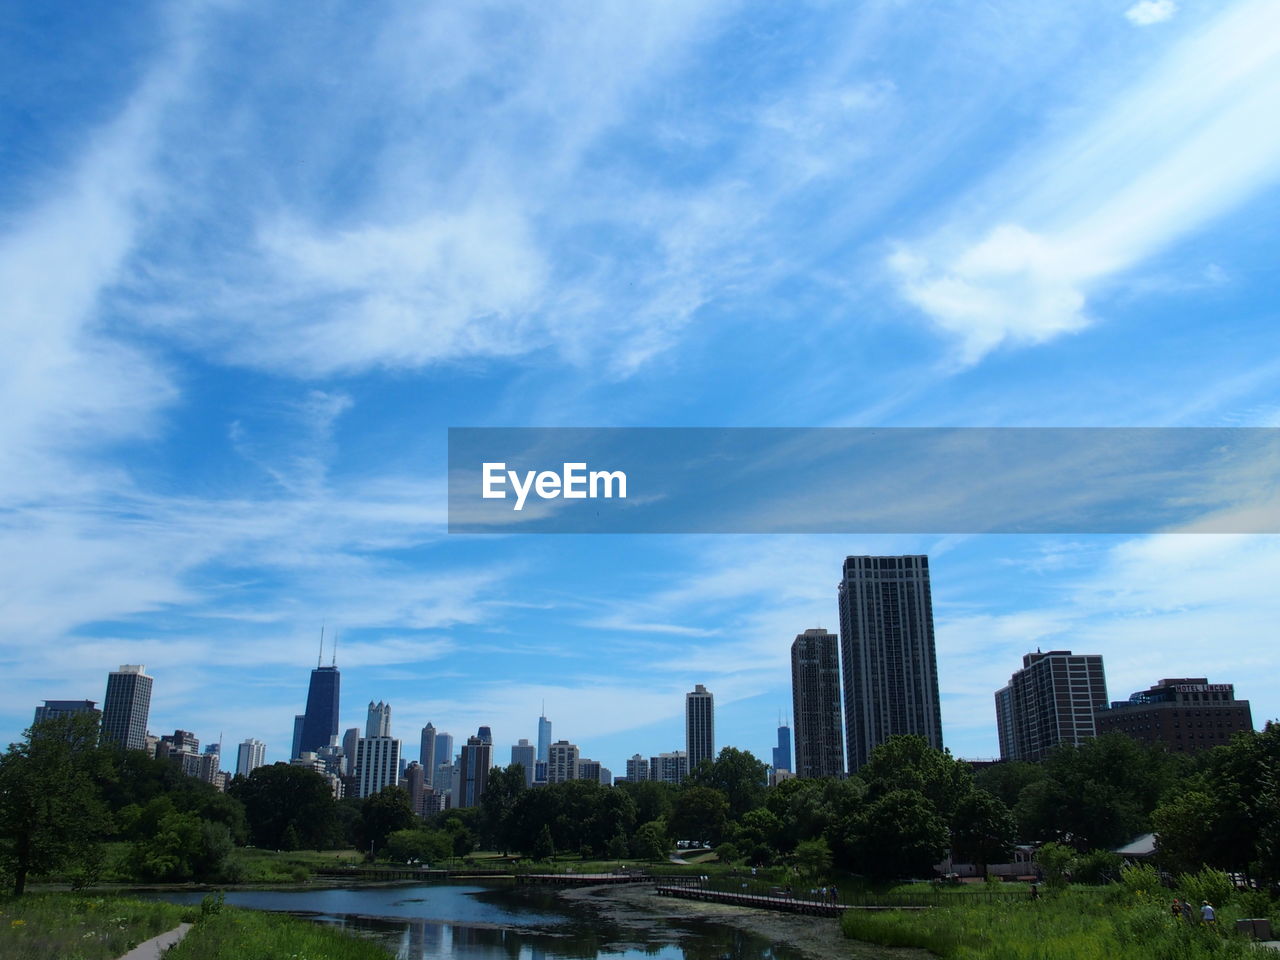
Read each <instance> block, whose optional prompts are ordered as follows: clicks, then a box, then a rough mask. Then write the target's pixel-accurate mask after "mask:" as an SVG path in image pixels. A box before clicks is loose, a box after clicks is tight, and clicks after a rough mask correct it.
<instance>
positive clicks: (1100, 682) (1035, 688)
mask: <svg viewBox="0 0 1280 960" xmlns="http://www.w3.org/2000/svg"><path fill="white" fill-rule="evenodd" d="M995 704H996V733H997V734H998V736H999V738H1000V759H1001V760H1027V761H1031V762H1034V761H1037V760H1043V759H1044V756H1045V754H1047V753H1048V752H1049V751H1050V750H1052V749H1053V748H1054V747H1056V746H1057V745H1058V744H1060V743H1071V744H1076V745H1079V744H1081V743H1083V742H1084V741H1085V740H1090V739H1092V738H1093V737H1096V736H1097V735H1098V727H1097V720H1096V716H1097V713H1098V712H1099V711H1101V710H1104V709H1105V708H1106V706H1107V678H1106V675H1105V674H1104V672H1103V668H1102V657H1101V656H1099V655H1097V654H1076V653H1072V652H1071V651H1070V650H1050V651H1048V652H1047V653H1041V652H1040V651H1039V650H1037V651H1036V652H1035V653H1028V654H1027V655H1026V656H1024V657H1023V658H1022V669H1021V670H1018V671H1017V672H1016V673H1014V674H1013V676H1011V677H1010V678H1009V683H1008V684H1007V685H1006V686H1004V687H1002V688H1001V689H999V690H997V691H996V695H995Z"/></svg>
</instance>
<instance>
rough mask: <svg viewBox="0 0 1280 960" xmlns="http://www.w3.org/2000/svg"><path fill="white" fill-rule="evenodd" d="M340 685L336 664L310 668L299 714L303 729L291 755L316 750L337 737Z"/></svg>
mask: <svg viewBox="0 0 1280 960" xmlns="http://www.w3.org/2000/svg"><path fill="white" fill-rule="evenodd" d="M341 689H342V677H341V675H340V674H339V673H338V668H337V667H336V666H331V667H316V669H314V670H312V671H311V684H310V686H309V687H308V688H307V708H306V711H305V712H304V713H303V715H302V731H301V733H300V734H299V737H298V747H297V752H296V753H295V754H294V756H300V755H301V754H303V753H315V752H316V751H318V750H319V749H320V748H321V747H327V746H330V745H332V744H334V743H335V742H336V741H337V739H338V702H339V699H340V697H339V694H340V692H341Z"/></svg>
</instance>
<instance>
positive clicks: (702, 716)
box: [684, 684, 716, 770]
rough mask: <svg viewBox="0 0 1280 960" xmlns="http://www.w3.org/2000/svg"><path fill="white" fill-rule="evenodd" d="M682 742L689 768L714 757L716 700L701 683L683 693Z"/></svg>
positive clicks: (693, 767)
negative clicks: (691, 690) (689, 691)
mask: <svg viewBox="0 0 1280 960" xmlns="http://www.w3.org/2000/svg"><path fill="white" fill-rule="evenodd" d="M684 743H685V753H686V754H687V755H688V757H689V769H690V770H695V769H697V766H698V764H699V763H701V762H702V761H703V760H714V759H715V758H716V700H715V697H714V696H713V695H712V694H711V693H710V691H708V690H707V688H706V687H704V686H703V685H702V684H698V685H697V686H695V687H694V688H693V692H692V693H686V694H685V695H684Z"/></svg>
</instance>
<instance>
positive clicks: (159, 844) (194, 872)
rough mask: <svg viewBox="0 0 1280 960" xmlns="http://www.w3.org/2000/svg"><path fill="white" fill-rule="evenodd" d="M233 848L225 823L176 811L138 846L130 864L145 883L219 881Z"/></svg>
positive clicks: (138, 842)
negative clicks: (161, 881) (160, 881)
mask: <svg viewBox="0 0 1280 960" xmlns="http://www.w3.org/2000/svg"><path fill="white" fill-rule="evenodd" d="M232 849H233V846H232V843H231V836H230V834H229V833H228V831H227V828H226V826H225V825H224V824H221V823H210V822H209V821H208V820H201V819H200V818H199V817H197V816H196V815H195V814H194V813H177V812H173V813H169V814H166V815H165V816H164V818H163V819H161V821H160V823H159V824H158V826H157V828H156V830H155V832H154V833H151V834H150V835H148V836H146V837H144V838H143V839H141V840H139V841H137V842H136V843H135V844H134V847H133V851H132V853H131V855H130V864H131V866H132V868H133V871H134V874H135V875H136V876H138V877H140V878H142V879H143V880H169V881H180V880H218V879H221V877H222V873H223V870H224V869H225V867H226V864H227V860H228V858H229V857H230V856H231V851H232Z"/></svg>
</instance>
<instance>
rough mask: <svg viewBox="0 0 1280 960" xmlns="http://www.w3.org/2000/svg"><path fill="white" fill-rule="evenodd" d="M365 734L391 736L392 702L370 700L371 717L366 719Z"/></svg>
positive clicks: (368, 735) (369, 735)
mask: <svg viewBox="0 0 1280 960" xmlns="http://www.w3.org/2000/svg"><path fill="white" fill-rule="evenodd" d="M364 735H365V736H366V737H389V736H391V704H389V703H383V702H382V701H381V700H379V701H378V702H377V703H374V702H373V701H372V700H370V701H369V718H368V720H366V721H365V725H364Z"/></svg>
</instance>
